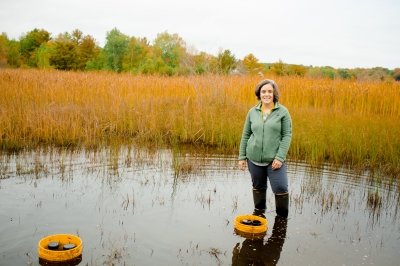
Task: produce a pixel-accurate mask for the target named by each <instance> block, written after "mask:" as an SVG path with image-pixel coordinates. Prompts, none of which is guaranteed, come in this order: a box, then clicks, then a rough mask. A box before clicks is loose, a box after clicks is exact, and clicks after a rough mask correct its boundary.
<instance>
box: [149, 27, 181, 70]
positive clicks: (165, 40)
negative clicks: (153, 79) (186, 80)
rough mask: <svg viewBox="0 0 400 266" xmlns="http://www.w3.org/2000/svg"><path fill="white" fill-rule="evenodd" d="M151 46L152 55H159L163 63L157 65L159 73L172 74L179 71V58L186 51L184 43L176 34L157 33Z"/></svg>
mask: <svg viewBox="0 0 400 266" xmlns="http://www.w3.org/2000/svg"><path fill="white" fill-rule="evenodd" d="M153 48H154V56H156V57H160V58H161V60H162V62H163V63H164V65H159V67H158V71H159V73H161V74H167V75H173V74H175V73H177V72H178V71H179V67H180V60H181V59H182V57H183V56H184V55H185V53H186V44H185V42H184V41H183V39H182V38H181V37H179V35H178V34H176V33H175V34H169V33H168V32H163V33H159V34H158V35H157V38H156V39H155V40H154V44H153ZM155 61H157V62H159V60H155Z"/></svg>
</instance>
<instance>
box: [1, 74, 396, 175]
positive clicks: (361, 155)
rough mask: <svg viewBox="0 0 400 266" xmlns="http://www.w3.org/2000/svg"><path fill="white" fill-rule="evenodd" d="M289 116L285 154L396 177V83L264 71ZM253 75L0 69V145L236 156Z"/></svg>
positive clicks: (251, 99)
mask: <svg viewBox="0 0 400 266" xmlns="http://www.w3.org/2000/svg"><path fill="white" fill-rule="evenodd" d="M273 78H275V79H276V81H277V83H278V84H279V86H280V88H281V94H282V96H281V102H282V103H283V104H284V105H286V106H287V107H288V109H289V110H290V112H291V115H292V119H293V140H292V146H291V149H290V152H289V158H290V159H293V160H298V159H299V160H305V161H307V162H309V163H313V164H319V163H322V162H330V163H333V164H338V165H343V164H344V165H348V166H351V167H354V168H357V169H365V168H369V169H380V170H384V171H385V172H386V173H391V174H393V175H397V174H398V173H400V137H399V136H400V123H399V120H400V119H399V118H400V84H399V83H396V82H372V83H371V82H369V83H361V82H355V81H344V80H327V79H309V78H296V77H273ZM259 80H260V78H259V77H256V76H212V75H209V76H189V77H160V76H132V75H130V74H115V73H105V72H99V73H94V72H93V73H87V72H86V73H76V72H59V71H43V70H42V71H40V70H26V69H18V70H13V69H7V70H0V136H1V139H0V147H1V150H3V151H13V150H20V149H24V148H36V147H38V146H40V145H54V146H65V147H68V146H84V147H93V146H94V147H95V146H99V145H102V144H104V143H107V142H114V141H116V142H118V141H129V142H136V143H143V144H144V143H149V142H150V143H153V144H163V143H168V144H177V145H178V144H194V145H204V146H213V147H217V148H220V149H221V150H225V151H226V152H227V153H236V152H237V149H238V145H239V141H240V137H241V131H242V126H243V122H244V118H245V116H246V113H247V111H248V109H249V108H250V107H251V106H252V105H254V104H255V103H256V99H255V96H254V94H253V88H254V86H255V84H256V83H257V82H258V81H259Z"/></svg>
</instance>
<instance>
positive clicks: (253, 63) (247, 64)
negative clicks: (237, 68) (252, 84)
mask: <svg viewBox="0 0 400 266" xmlns="http://www.w3.org/2000/svg"><path fill="white" fill-rule="evenodd" d="M243 66H244V68H245V69H246V71H247V72H248V73H250V74H258V73H260V72H262V71H263V66H262V65H261V64H260V63H259V62H258V59H257V58H256V57H255V56H254V55H253V54H248V55H246V56H245V57H244V58H243Z"/></svg>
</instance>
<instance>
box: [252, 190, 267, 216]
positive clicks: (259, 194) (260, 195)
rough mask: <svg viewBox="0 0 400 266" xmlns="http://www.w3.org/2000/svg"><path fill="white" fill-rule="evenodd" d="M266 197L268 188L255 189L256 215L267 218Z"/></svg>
mask: <svg viewBox="0 0 400 266" xmlns="http://www.w3.org/2000/svg"><path fill="white" fill-rule="evenodd" d="M266 198H267V191H266V190H258V189H253V200H254V212H253V214H254V215H257V216H260V217H263V218H265V209H266V206H265V201H266Z"/></svg>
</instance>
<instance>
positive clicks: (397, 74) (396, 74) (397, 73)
mask: <svg viewBox="0 0 400 266" xmlns="http://www.w3.org/2000/svg"><path fill="white" fill-rule="evenodd" d="M393 78H394V80H396V81H400V68H395V69H394V70H393Z"/></svg>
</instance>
